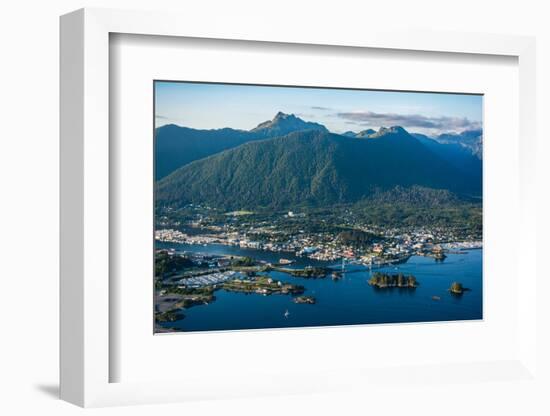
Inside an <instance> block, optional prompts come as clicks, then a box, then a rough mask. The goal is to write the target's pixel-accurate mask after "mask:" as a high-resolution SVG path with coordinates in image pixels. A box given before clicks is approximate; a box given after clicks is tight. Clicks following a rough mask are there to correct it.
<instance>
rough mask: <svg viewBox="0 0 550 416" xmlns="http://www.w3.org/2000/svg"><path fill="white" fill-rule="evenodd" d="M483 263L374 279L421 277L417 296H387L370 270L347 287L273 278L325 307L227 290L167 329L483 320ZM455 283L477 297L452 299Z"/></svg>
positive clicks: (459, 258) (419, 267) (455, 258)
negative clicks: (298, 287) (295, 286)
mask: <svg viewBox="0 0 550 416" xmlns="http://www.w3.org/2000/svg"><path fill="white" fill-rule="evenodd" d="M157 246H158V247H159V248H160V247H165V248H167V247H173V248H176V249H177V250H181V251H189V252H191V251H192V252H200V253H205V254H206V253H208V254H233V255H242V256H244V255H247V256H251V257H253V258H256V259H259V260H265V261H269V262H277V261H278V260H279V259H280V258H287V259H293V260H296V263H295V264H294V265H293V267H304V266H305V265H312V266H315V265H324V266H327V265H331V263H323V262H319V261H315V260H310V259H307V258H304V257H294V256H293V255H292V254H288V253H272V252H267V251H261V250H252V249H242V248H239V247H231V246H223V245H208V246H196V245H195V246H194V245H186V244H168V243H157ZM482 255H483V254H482V250H470V251H468V252H466V254H449V255H448V257H447V258H446V259H445V261H443V262H440V263H438V262H436V261H435V260H434V259H433V258H429V257H420V256H413V257H411V258H410V259H409V261H408V262H406V263H404V264H400V265H398V266H397V268H396V266H391V267H383V268H377V269H373V272H374V271H382V272H387V273H398V272H402V273H404V274H413V275H414V276H416V278H417V281H418V282H419V283H420V286H419V287H418V288H416V289H414V290H409V289H398V288H394V289H386V290H379V289H376V288H374V287H372V286H369V285H368V283H367V281H368V279H369V278H370V276H371V272H369V270H368V269H367V268H365V267H364V266H348V270H360V271H359V272H354V273H346V274H345V275H344V277H343V278H342V279H341V280H339V281H333V280H332V279H331V278H330V277H327V278H325V279H303V278H296V277H292V276H289V275H287V274H285V273H280V272H271V273H270V275H271V276H272V277H273V278H274V279H277V280H282V281H285V282H289V283H294V284H299V285H302V286H304V287H305V288H306V291H305V293H304V294H305V295H311V296H314V297H315V298H316V300H317V303H316V304H315V305H307V304H295V303H294V302H293V301H292V296H289V295H270V296H263V295H258V294H242V293H230V292H225V291H223V290H219V291H217V292H216V301H214V302H212V303H211V304H209V305H204V306H202V305H201V306H195V307H192V308H190V309H188V310H186V311H185V315H186V317H185V318H184V319H182V320H181V321H177V322H171V323H169V324H167V325H166V326H169V327H172V328H177V329H179V330H181V331H210V330H235V329H259V328H288V327H305V326H324V325H353V324H376V323H399V322H429V321H452V320H471V319H482V317H483V316H482V299H483V293H482V286H483V285H482ZM453 281H459V282H461V283H462V284H463V286H464V287H466V288H469V289H471V290H470V291H468V292H465V293H464V294H463V295H462V296H459V297H457V296H454V295H452V294H451V293H449V292H448V288H449V287H450V286H451V283H452V282H453ZM432 296H439V297H440V298H441V300H438V301H435V300H433V299H432ZM286 310H288V311H289V313H290V315H289V316H288V317H285V316H284V313H285V311H286Z"/></svg>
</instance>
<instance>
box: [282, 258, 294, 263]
mask: <svg viewBox="0 0 550 416" xmlns="http://www.w3.org/2000/svg"><path fill="white" fill-rule="evenodd" d="M292 263H294V260H289V259H279V264H292Z"/></svg>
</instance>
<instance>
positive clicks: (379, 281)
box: [369, 272, 419, 289]
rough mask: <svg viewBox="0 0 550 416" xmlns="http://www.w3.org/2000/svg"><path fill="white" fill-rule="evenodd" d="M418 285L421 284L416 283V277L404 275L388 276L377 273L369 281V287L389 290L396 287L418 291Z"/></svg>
mask: <svg viewBox="0 0 550 416" xmlns="http://www.w3.org/2000/svg"><path fill="white" fill-rule="evenodd" d="M418 284H419V283H418V282H417V281H416V277H414V276H413V275H409V276H405V275H404V274H403V273H398V274H387V273H381V272H375V273H374V274H373V275H372V277H371V278H370V279H369V285H371V286H374V287H376V288H378V289H388V288H395V287H398V288H407V289H416V287H417V286H418Z"/></svg>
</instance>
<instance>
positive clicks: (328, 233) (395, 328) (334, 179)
mask: <svg viewBox="0 0 550 416" xmlns="http://www.w3.org/2000/svg"><path fill="white" fill-rule="evenodd" d="M237 23H239V24H238V27H239V30H241V31H242V32H239V33H237V32H235V27H237V26H235V22H226V23H221V24H218V25H214V26H215V27H208V25H205V24H204V22H203V21H201V19H193V18H192V17H191V16H177V15H172V14H168V13H149V12H147V13H145V12H127V11H113V10H97V9H85V10H80V11H76V12H74V13H71V14H69V15H66V16H63V17H62V18H61V253H62V256H61V280H60V284H61V310H60V315H61V397H62V398H63V399H64V400H67V401H70V402H72V403H75V404H78V405H80V406H86V407H87V406H107V405H118V404H138V403H161V402H167V401H186V400H196V399H208V398H234V397H255V396H260V395H272V394H300V393H317V394H318V393H325V392H326V393H330V392H335V391H340V392H341V391H346V392H351V393H354V392H356V393H357V394H364V392H365V391H366V390H367V391H369V392H371V393H372V397H371V398H370V399H369V400H371V404H372V406H373V408H376V406H381V405H382V403H383V402H384V401H386V400H388V399H390V398H391V397H394V396H391V395H390V393H389V391H390V390H391V391H392V394H395V393H396V392H397V393H398V394H399V397H402V398H403V399H404V400H403V401H402V402H403V404H402V406H412V405H414V403H416V404H420V401H419V400H420V399H419V397H421V396H422V394H420V395H418V394H417V393H418V391H421V392H424V391H426V392H427V391H428V390H429V389H431V388H433V385H434V383H436V384H437V385H438V389H441V394H440V395H438V397H436V398H435V399H434V400H435V402H437V403H439V404H441V405H443V404H444V403H445V402H444V401H445V398H446V397H449V395H454V396H453V397H455V396H456V395H457V394H458V395H465V396H464V397H466V395H467V394H469V393H470V392H471V389H476V387H477V386H479V385H480V383H483V385H484V386H487V388H486V390H484V394H485V395H486V397H488V398H489V399H490V398H494V399H495V400H496V399H497V398H499V397H502V395H503V392H507V391H509V392H510V393H511V392H514V394H522V395H523V394H525V395H528V394H530V392H532V391H535V390H536V389H538V388H540V386H541V384H540V377H539V375H538V373H537V369H538V367H537V361H536V354H535V351H536V348H537V337H536V332H537V320H536V316H537V312H536V311H537V309H536V308H537V306H536V305H537V302H536V293H537V292H536V283H537V279H538V275H537V270H536V266H535V263H536V262H535V260H534V258H533V256H534V254H533V242H534V241H536V216H534V215H533V212H534V211H535V210H534V207H535V205H536V202H535V201H536V199H535V198H534V189H533V186H532V183H533V177H534V168H535V163H534V161H535V150H534V147H533V146H532V144H533V143H534V140H535V138H536V132H535V130H534V126H535V115H536V111H534V110H535V99H534V96H535V95H534V92H535V77H534V68H535V47H534V40H533V39H531V38H524V37H515V36H504V35H498V36H497V35H483V34H464V33H460V34H453V33H438V34H436V35H434V33H429V32H421V31H412V32H411V31H408V32H403V31H395V30H393V29H392V30H391V31H390V30H386V29H384V28H383V27H378V26H376V27H375V26H372V27H370V28H369V29H368V30H366V31H365V30H364V28H363V29H362V30H361V31H358V30H359V28H347V29H345V30H338V31H334V32H327V31H326V28H324V27H317V26H316V25H315V24H312V26H311V28H309V29H308V30H307V31H304V30H303V28H299V27H293V26H290V27H288V28H285V30H284V31H281V30H280V29H279V28H278V27H276V26H275V25H273V26H272V25H270V24H265V25H262V26H261V28H260V27H258V26H257V25H254V24H253V22H249V21H247V20H246V19H245V18H244V17H243V19H242V22H237ZM241 23H242V24H241ZM243 33H246V35H245V34H243ZM503 120H505V121H506V122H505V123H503V122H502V121H503ZM518 149H519V151H518ZM512 246H513V250H512V252H511V251H510V247H512ZM520 275H521V284H520V280H519V279H520ZM395 380H399V383H398V384H397V385H396V384H395ZM457 383H458V384H457ZM389 384H391V389H389V388H388V385H389ZM412 386H414V389H411V387H412ZM413 390H414V391H413ZM518 392H519V393H518ZM438 409H440V406H434V407H433V411H434V412H437V411H438ZM403 410H406V407H403Z"/></svg>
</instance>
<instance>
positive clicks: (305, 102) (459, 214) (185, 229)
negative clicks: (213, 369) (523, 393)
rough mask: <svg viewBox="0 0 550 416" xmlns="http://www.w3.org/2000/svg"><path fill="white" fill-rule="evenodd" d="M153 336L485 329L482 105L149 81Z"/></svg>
mask: <svg viewBox="0 0 550 416" xmlns="http://www.w3.org/2000/svg"><path fill="white" fill-rule="evenodd" d="M153 89H154V103H153V106H154V132H153V137H152V142H153V143H152V145H153V148H154V152H153V155H154V156H153V157H154V253H151V255H153V256H154V271H152V274H153V282H152V284H153V285H154V310H153V317H154V333H177V332H194V331H231V330H253V329H254V330H258V329H275V328H304V327H326V326H343V325H373V324H404V323H418V322H441V321H470V320H482V319H483V272H482V271H483V150H482V149H483V95H482V94H471V93H468V94H466V93H448V92H437V91H435V92H434V91H430V92H423V91H389V90H375V89H372V90H370V89H356V88H332V87H330V88H329V87H325V86H322V87H321V86H319V87H317V86H316V87H310V86H307V87H305V86H287V85H252V84H230V83H213V82H188V81H171V80H155V81H154V82H153Z"/></svg>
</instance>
